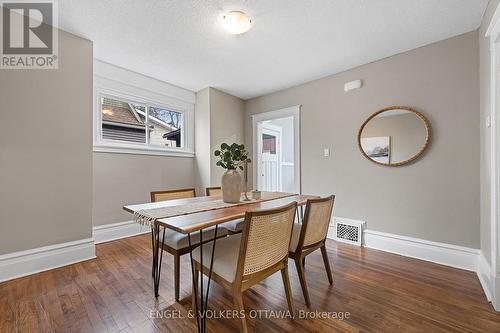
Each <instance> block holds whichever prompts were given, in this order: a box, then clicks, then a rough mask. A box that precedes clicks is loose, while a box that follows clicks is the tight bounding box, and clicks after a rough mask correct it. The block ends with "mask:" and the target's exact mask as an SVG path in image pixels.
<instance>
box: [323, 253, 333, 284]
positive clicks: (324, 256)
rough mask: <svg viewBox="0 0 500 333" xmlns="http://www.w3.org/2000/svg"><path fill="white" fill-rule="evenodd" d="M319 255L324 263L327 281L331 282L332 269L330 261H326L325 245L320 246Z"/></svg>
mask: <svg viewBox="0 0 500 333" xmlns="http://www.w3.org/2000/svg"><path fill="white" fill-rule="evenodd" d="M321 255H322V256H323V263H324V264H325V269H326V275H328V282H329V283H330V284H333V278H332V270H331V269H330V262H329V261H328V254H327V252H326V245H325V244H323V246H322V247H321Z"/></svg>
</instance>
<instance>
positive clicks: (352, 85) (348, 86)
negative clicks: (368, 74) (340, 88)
mask: <svg viewBox="0 0 500 333" xmlns="http://www.w3.org/2000/svg"><path fill="white" fill-rule="evenodd" d="M362 85H363V81H361V80H354V81H351V82H347V83H346V84H344V91H345V92H347V91H351V90H355V89H359V88H361V86H362Z"/></svg>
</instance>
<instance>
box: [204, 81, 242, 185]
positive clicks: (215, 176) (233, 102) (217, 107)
mask: <svg viewBox="0 0 500 333" xmlns="http://www.w3.org/2000/svg"><path fill="white" fill-rule="evenodd" d="M244 107H245V106H244V102H243V100H241V99H240V98H238V97H235V96H232V95H229V94H226V93H224V92H222V91H220V90H217V89H215V88H212V87H209V88H205V89H203V90H201V91H199V92H197V93H196V112H195V117H196V118H195V120H196V123H195V132H196V137H195V147H196V148H195V149H196V169H195V173H196V175H195V178H196V189H197V191H198V193H199V194H202V193H205V188H206V187H210V186H220V179H221V176H222V174H223V172H224V169H222V168H220V167H218V166H216V165H215V163H216V162H217V160H218V159H217V158H216V157H215V156H214V154H213V153H214V151H215V150H216V149H218V148H219V147H220V145H221V143H222V142H226V143H229V144H231V143H233V142H238V143H243V141H244V136H243V130H244V112H245V109H244Z"/></svg>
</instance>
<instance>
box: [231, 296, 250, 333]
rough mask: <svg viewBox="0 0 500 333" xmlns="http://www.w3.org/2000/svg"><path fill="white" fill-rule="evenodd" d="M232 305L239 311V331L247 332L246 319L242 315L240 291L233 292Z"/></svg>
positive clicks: (243, 309)
mask: <svg viewBox="0 0 500 333" xmlns="http://www.w3.org/2000/svg"><path fill="white" fill-rule="evenodd" d="M233 297H234V305H235V306H236V309H237V310H238V312H239V315H240V318H241V332H242V333H248V327H247V320H246V318H245V316H244V315H243V313H244V311H245V307H244V306H243V294H242V293H241V292H239V293H235V294H234V296H233ZM245 315H246V314H245Z"/></svg>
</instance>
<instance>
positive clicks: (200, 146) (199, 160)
mask: <svg viewBox="0 0 500 333" xmlns="http://www.w3.org/2000/svg"><path fill="white" fill-rule="evenodd" d="M195 108H196V110H195V113H194V115H195V123H194V128H195V138H194V141H195V152H196V156H195V159H196V160H195V161H196V165H195V173H196V174H195V179H196V190H197V192H198V193H199V194H200V195H201V194H202V193H204V191H205V188H206V187H210V186H211V185H210V169H211V164H210V149H211V147H210V88H205V89H203V90H201V91H199V92H197V93H196V106H195Z"/></svg>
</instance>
